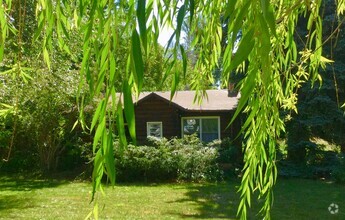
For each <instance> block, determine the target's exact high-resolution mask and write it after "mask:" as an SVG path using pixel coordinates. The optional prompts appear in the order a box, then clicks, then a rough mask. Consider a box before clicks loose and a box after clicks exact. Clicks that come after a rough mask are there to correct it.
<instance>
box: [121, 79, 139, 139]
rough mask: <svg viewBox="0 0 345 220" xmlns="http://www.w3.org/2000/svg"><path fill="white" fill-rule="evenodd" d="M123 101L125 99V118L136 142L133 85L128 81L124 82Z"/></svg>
mask: <svg viewBox="0 0 345 220" xmlns="http://www.w3.org/2000/svg"><path fill="white" fill-rule="evenodd" d="M123 101H124V110H125V118H126V121H127V124H128V130H129V134H130V136H131V139H132V141H133V143H134V145H135V144H136V133H135V114H134V104H133V98H132V92H131V87H130V85H129V84H128V81H126V82H125V83H124V84H123Z"/></svg>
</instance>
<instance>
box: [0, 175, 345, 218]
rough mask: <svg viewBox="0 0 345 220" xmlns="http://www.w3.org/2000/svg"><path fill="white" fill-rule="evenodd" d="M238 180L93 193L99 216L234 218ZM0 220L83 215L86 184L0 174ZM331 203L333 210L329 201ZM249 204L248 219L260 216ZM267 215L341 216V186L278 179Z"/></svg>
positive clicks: (344, 201) (344, 189) (344, 207)
mask: <svg viewBox="0 0 345 220" xmlns="http://www.w3.org/2000/svg"><path fill="white" fill-rule="evenodd" d="M237 185H238V182H227V183H221V184H144V185H141V184H137V185H135V184H128V185H119V186H116V187H115V188H112V187H106V188H105V195H104V196H103V195H102V194H99V195H98V201H99V207H100V218H101V219H235V217H236V209H237V205H238V201H239V198H238V194H236V186H237ZM0 193H1V194H0V219H54V220H56V219H84V218H85V216H87V214H88V213H89V212H90V211H91V210H92V207H93V204H90V193H91V184H90V183H88V182H68V181H54V180H31V179H30V180H25V179H19V178H8V177H2V178H0ZM331 203H336V204H338V206H339V212H338V213H337V214H335V215H332V214H330V213H329V211H328V206H329V205H330V204H331ZM258 208H259V206H258V205H257V204H255V203H254V208H253V211H252V212H251V213H250V215H249V217H250V219H259V218H258V217H257V216H256V215H255V213H256V212H257V211H258ZM272 219H279V220H280V219H293V220H294V219H296V220H299V219H345V186H343V185H337V184H334V183H328V182H321V181H312V180H300V179H281V180H279V181H278V185H277V187H276V189H275V203H274V206H273V210H272Z"/></svg>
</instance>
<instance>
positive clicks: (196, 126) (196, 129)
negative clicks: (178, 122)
mask: <svg viewBox="0 0 345 220" xmlns="http://www.w3.org/2000/svg"><path fill="white" fill-rule="evenodd" d="M195 133H196V134H197V135H198V136H200V121H199V119H196V118H187V119H183V134H185V135H191V134H195Z"/></svg>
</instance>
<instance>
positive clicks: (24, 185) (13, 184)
mask: <svg viewBox="0 0 345 220" xmlns="http://www.w3.org/2000/svg"><path fill="white" fill-rule="evenodd" d="M66 183H67V182H66V181H62V180H54V179H31V178H25V177H23V176H19V177H8V176H4V177H0V191H31V190H35V189H42V188H52V187H57V186H60V185H62V184H66Z"/></svg>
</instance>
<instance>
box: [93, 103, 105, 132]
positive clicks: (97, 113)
mask: <svg viewBox="0 0 345 220" xmlns="http://www.w3.org/2000/svg"><path fill="white" fill-rule="evenodd" d="M104 108H105V100H104V99H103V100H102V101H101V102H100V103H98V106H97V109H96V111H95V113H94V115H93V117H92V123H91V127H90V131H91V132H92V130H93V128H94V127H95V125H96V123H97V121H98V119H99V118H100V117H101V114H100V113H101V112H104V110H105V109H104ZM102 115H104V114H102Z"/></svg>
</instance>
